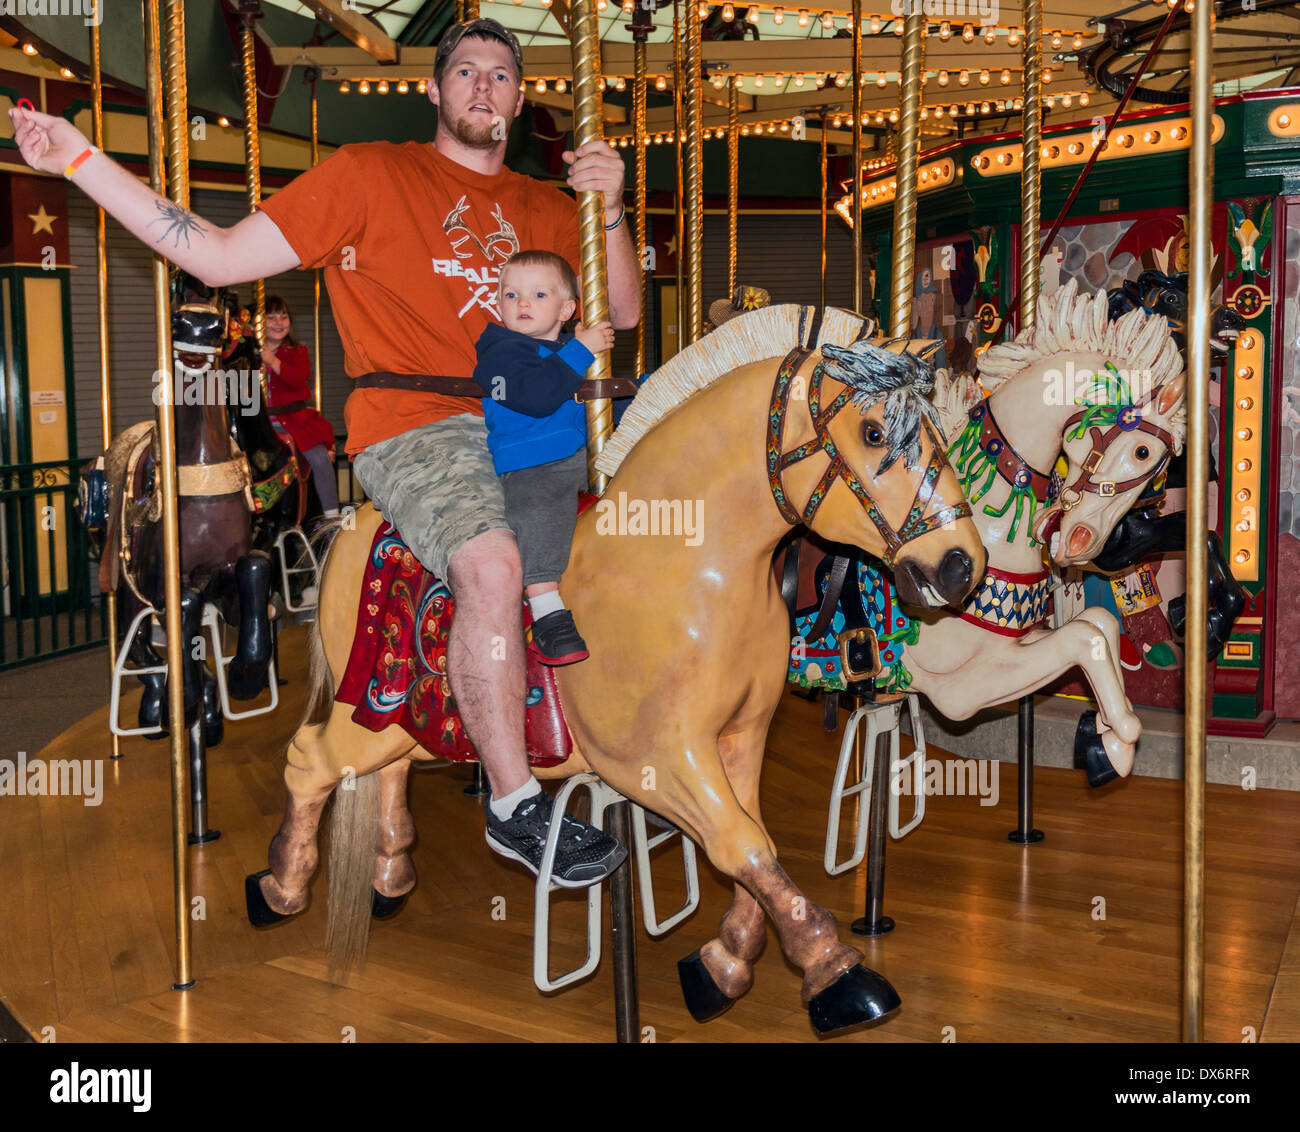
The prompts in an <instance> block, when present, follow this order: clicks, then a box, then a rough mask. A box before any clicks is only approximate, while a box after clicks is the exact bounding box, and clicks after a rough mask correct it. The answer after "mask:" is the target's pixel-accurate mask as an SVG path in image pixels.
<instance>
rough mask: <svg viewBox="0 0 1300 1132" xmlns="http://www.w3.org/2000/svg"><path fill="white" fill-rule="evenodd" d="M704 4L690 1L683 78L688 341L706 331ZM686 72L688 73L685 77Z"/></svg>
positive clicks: (683, 57)
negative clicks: (701, 21) (701, 7)
mask: <svg viewBox="0 0 1300 1132" xmlns="http://www.w3.org/2000/svg"><path fill="white" fill-rule="evenodd" d="M700 57H701V51H700V6H699V4H698V3H697V2H696V0H687V2H686V47H685V50H684V51H683V55H682V63H683V70H682V71H681V72H678V80H679V82H682V85H683V90H682V98H683V102H684V104H685V105H684V110H685V113H684V115H683V118H684V121H683V126H684V127H685V131H686V150H685V157H686V173H685V176H684V178H683V190H684V193H685V211H686V235H687V241H686V345H688V346H690V345H692V344H693V343H694V342H696V341H698V340H699V337H700V335H701V334H702V333H703V331H704V138H703V137H702V136H701V135H702V134H703V128H702V126H701V123H702V121H703V118H704V90H703V87H702V85H701V74H702V70H701V65H700ZM683 73H684V75H685V79H684V82H683V81H682V76H683Z"/></svg>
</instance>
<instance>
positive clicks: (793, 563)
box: [781, 538, 803, 637]
mask: <svg viewBox="0 0 1300 1132" xmlns="http://www.w3.org/2000/svg"><path fill="white" fill-rule="evenodd" d="M802 549H803V539H802V538H797V539H794V540H793V541H792V542H791V543H790V545H789V546H787V547H786V548H785V560H784V561H783V562H782V564H781V601H782V602H784V603H785V609H786V612H787V613H788V614H789V615H790V636H792V637H793V636H794V625H795V606H796V605H797V604H798V602H799V554H800V551H801V550H802Z"/></svg>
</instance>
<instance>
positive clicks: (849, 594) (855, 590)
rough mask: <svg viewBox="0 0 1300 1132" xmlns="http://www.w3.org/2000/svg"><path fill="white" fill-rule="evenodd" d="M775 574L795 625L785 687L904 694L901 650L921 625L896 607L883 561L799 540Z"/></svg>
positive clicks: (882, 696) (878, 696)
mask: <svg viewBox="0 0 1300 1132" xmlns="http://www.w3.org/2000/svg"><path fill="white" fill-rule="evenodd" d="M801 543H802V545H800V544H801ZM837 551H838V553H837ZM792 555H794V556H797V559H796V560H795V561H794V562H792V558H791V556H792ZM780 569H781V571H782V572H783V574H784V575H785V578H786V582H785V584H784V585H783V590H784V591H785V593H786V597H787V604H788V605H789V607H790V610H791V619H792V632H791V637H792V640H791V648H790V663H789V669H788V672H787V677H786V678H787V680H788V682H789V683H791V684H794V685H796V686H797V687H800V688H806V689H808V690H810V691H821V692H827V693H838V692H847V693H849V694H851V695H855V696H859V697H861V698H863V699H867V700H887V699H893V698H896V697H898V696H901V695H902V694H903V693H904V692H906V690H907V687H908V685H909V684H910V683H911V676H910V675H909V673H908V671H907V668H906V666H905V665H904V664H903V649H904V646H905V645H907V644H910V643H913V642H915V640H916V635H917V629H918V627H919V626H918V624H917V623H916V622H914V621H913V620H912V618H910V617H909V616H908V615H907V614H906V613H905V612H904V611H903V608H902V606H900V605H899V603H898V594H897V592H896V591H895V589H894V584H893V581H892V579H891V578H890V575H889V572H888V570H886V568H885V567H884V565H883V564H882V563H880V562H879V561H877V560H876V559H874V558H872V557H871V556H870V555H868V554H865V553H864V552H863V551H861V550H858V549H857V548H855V547H840V548H828V547H827V546H826V544H824V543H819V542H814V541H813V540H811V539H802V540H797V541H796V542H795V543H793V544H792V545H791V547H790V548H789V549H787V551H786V558H785V560H784V562H782V563H781V565H780ZM795 579H797V581H795ZM792 583H793V584H792Z"/></svg>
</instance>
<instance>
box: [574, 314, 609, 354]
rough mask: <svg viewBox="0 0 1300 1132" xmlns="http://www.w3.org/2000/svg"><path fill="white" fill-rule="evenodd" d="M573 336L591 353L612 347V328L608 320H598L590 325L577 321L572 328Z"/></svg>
mask: <svg viewBox="0 0 1300 1132" xmlns="http://www.w3.org/2000/svg"><path fill="white" fill-rule="evenodd" d="M573 336H574V337H575V338H576V339H577V340H578V341H579V342H581V343H582V344H583V345H584V346H586V347H587V349H588V350H590V351H591V352H592V353H593V354H598V353H600V351H601V350H612V349H613V348H614V328H613V327H612V326H611V325H610V324H609V323H608V322H598V323H596V325H595V326H592V327H586V326H583V325H582V323H578V325H577V326H576V327H575V328H574V331H573Z"/></svg>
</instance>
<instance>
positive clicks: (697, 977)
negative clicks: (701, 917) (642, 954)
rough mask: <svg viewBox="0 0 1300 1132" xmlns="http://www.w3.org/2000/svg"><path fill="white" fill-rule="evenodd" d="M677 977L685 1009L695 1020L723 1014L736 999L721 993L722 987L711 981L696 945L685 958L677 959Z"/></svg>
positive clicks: (703, 1020)
mask: <svg viewBox="0 0 1300 1132" xmlns="http://www.w3.org/2000/svg"><path fill="white" fill-rule="evenodd" d="M677 978H678V981H679V982H680V983H681V984H682V997H683V998H684V999H685V1000H686V1009H687V1010H689V1011H690V1012H691V1017H692V1018H694V1019H695V1021H697V1022H709V1021H712V1020H713V1019H714V1018H716V1017H718V1015H719V1014H725V1013H726V1012H727V1011H728V1010H730V1009H731V1006H732V1004H733V1003H734V1002H735V1001H736V1000H735V999H734V998H728V997H727V996H726V995H725V994H723V993H722V988H721V987H719V986H718V984H717V983H715V982H714V981H713V976H712V975H710V974H709V969H708V968H707V967H706V966H705V965H704V960H703V959H701V958H700V949H699V948H698V947H697V948H696V949H695V950H694V951H692V952H691V953H690V954H689V955H688V956H687V957H686V958H685V959H679V960H677Z"/></svg>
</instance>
